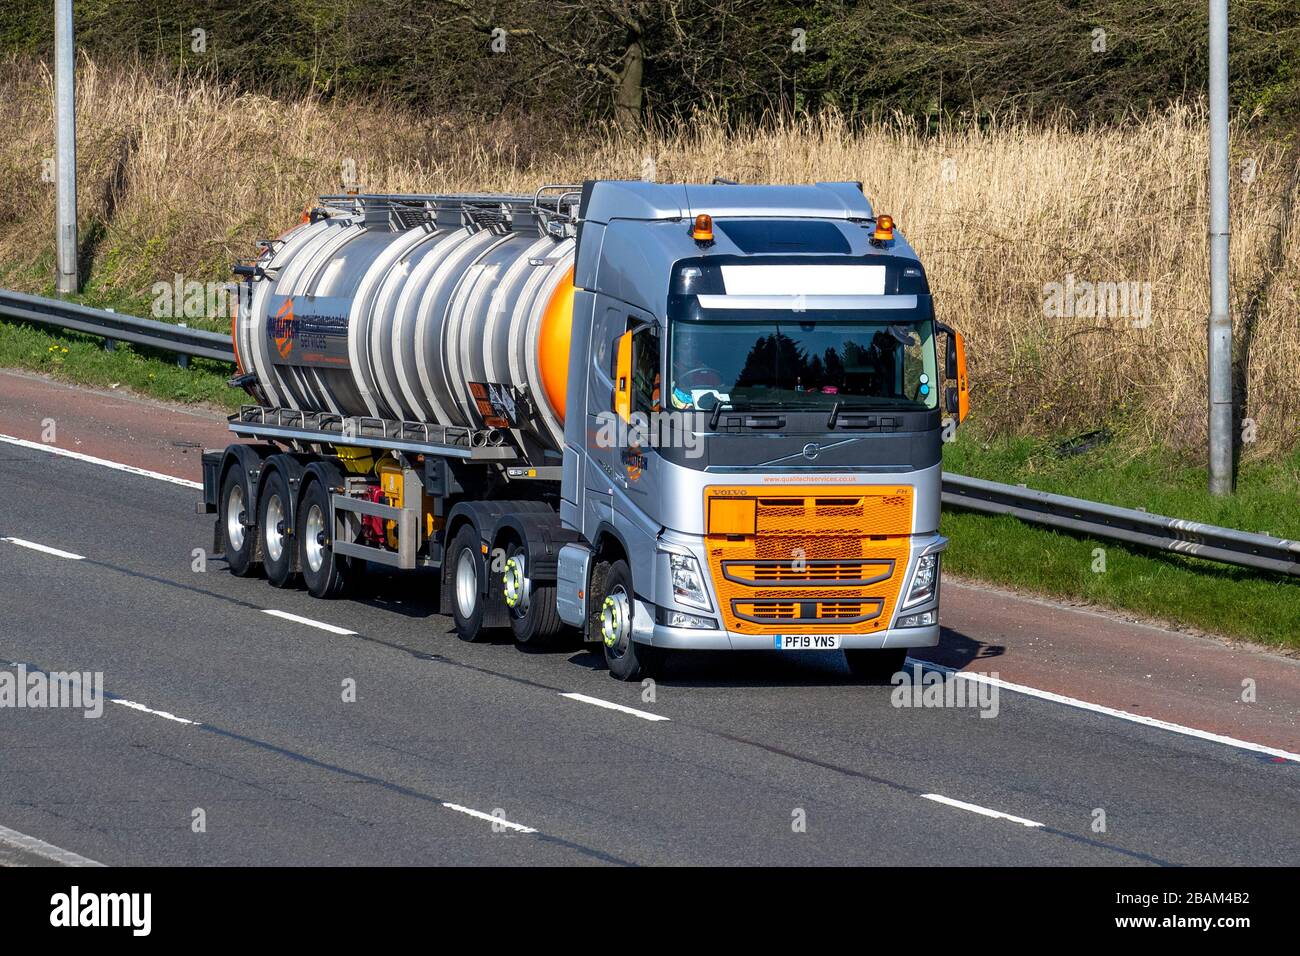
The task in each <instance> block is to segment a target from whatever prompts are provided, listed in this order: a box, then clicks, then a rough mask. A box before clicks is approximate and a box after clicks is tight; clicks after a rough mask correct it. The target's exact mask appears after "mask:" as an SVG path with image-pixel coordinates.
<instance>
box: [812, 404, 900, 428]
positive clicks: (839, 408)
mask: <svg viewBox="0 0 1300 956" xmlns="http://www.w3.org/2000/svg"><path fill="white" fill-rule="evenodd" d="M895 408H897V406H895V405H892V404H890V403H889V402H855V403H853V404H852V405H850V404H848V403H846V402H844V401H843V400H840V401H838V402H836V403H835V405H834V407H832V408H831V414H830V417H829V418H827V419H826V427H827V428H834V427H835V425H836V423H837V422H838V421H839V420H840V413H841V412H867V411H875V412H879V411H892V410H894V409H895Z"/></svg>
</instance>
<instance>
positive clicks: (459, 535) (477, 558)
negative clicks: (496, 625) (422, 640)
mask: <svg viewBox="0 0 1300 956" xmlns="http://www.w3.org/2000/svg"><path fill="white" fill-rule="evenodd" d="M482 547H483V546H482V542H480V541H479V537H478V532H476V531H475V530H474V526H473V525H470V524H464V525H461V528H460V530H459V531H457V532H456V537H454V538H453V539H452V542H451V548H450V549H449V550H448V551H447V556H448V558H449V560H450V562H451V563H450V564H449V565H448V567H449V568H450V574H451V618H452V621H453V622H454V623H455V625H456V636H457V637H459V638H460V639H461V640H462V641H480V640H483V639H484V638H486V637H487V634H486V633H485V631H484V629H483V610H484V604H485V602H484V600H483V591H484V588H483V583H484V581H485V579H486V575H487V562H486V561H485V560H484V557H483V553H482Z"/></svg>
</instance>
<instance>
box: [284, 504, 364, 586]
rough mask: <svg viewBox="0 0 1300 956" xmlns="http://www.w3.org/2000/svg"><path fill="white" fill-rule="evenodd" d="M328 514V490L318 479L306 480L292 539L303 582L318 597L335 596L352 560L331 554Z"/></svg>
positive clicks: (345, 581)
mask: <svg viewBox="0 0 1300 956" xmlns="http://www.w3.org/2000/svg"><path fill="white" fill-rule="evenodd" d="M330 515H331V509H330V500H329V489H327V488H326V487H325V485H324V483H323V482H321V481H319V480H316V481H311V482H309V483H308V484H307V490H306V491H305V492H303V496H302V501H300V502H299V503H298V522H297V525H298V526H297V528H296V531H297V534H296V538H297V546H298V563H299V565H300V566H301V568H302V579H303V583H304V584H306V585H307V590H308V592H310V593H311V594H312V596H313V597H318V598H332V597H338V596H339V595H340V594H342V593H344V592H345V591H346V590H347V588H348V584H349V581H350V579H351V577H352V574H351V571H352V562H351V561H350V560H349V559H348V558H344V557H339V556H337V555H335V554H334V533H333V532H334V527H333V522H332V521H331V520H330Z"/></svg>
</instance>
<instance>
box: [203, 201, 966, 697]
mask: <svg viewBox="0 0 1300 956" xmlns="http://www.w3.org/2000/svg"><path fill="white" fill-rule="evenodd" d="M236 272H237V274H238V275H239V276H240V277H241V280H242V282H241V295H240V308H239V311H238V313H237V315H236V316H235V319H234V323H233V330H232V334H233V338H234V343H235V349H236V353H237V356H238V363H239V374H238V377H237V378H236V380H235V381H236V382H237V383H238V384H239V385H241V386H242V387H244V388H245V389H246V390H247V391H248V392H249V394H250V395H251V396H252V398H253V402H252V403H251V404H249V405H247V406H244V407H243V408H241V410H240V411H239V413H237V414H236V415H233V416H231V422H230V428H231V431H232V432H234V434H235V435H237V436H239V437H240V438H243V439H246V441H242V442H237V443H235V444H232V445H230V446H229V447H227V448H225V449H221V450H210V451H208V452H206V453H205V454H204V456H203V472H204V473H203V478H204V481H203V484H204V494H203V502H202V504H201V506H200V507H201V509H202V510H204V511H206V512H209V513H213V514H215V515H216V521H215V544H216V549H217V551H218V552H220V553H223V554H224V555H225V558H226V560H227V562H228V564H229V567H230V569H231V571H232V572H233V573H235V574H237V575H253V574H265V576H266V577H267V579H268V581H269V582H270V583H271V584H272V585H274V586H277V587H289V586H298V585H301V586H304V587H306V588H307V589H308V590H309V591H310V592H311V593H312V594H313V595H316V596H318V597H331V596H336V595H339V594H342V593H344V592H345V591H346V590H347V588H348V587H349V585H350V584H351V583H353V582H354V581H355V580H356V579H357V578H358V577H359V576H360V575H362V574H364V571H365V568H366V567H367V564H368V563H373V564H380V565H386V566H389V567H392V568H397V569H405V570H415V569H420V568H427V569H434V570H436V571H437V573H438V577H437V578H436V579H434V578H432V577H431V578H430V580H431V581H432V580H436V581H437V582H439V584H440V588H441V601H442V608H443V609H444V611H445V612H446V613H449V614H450V615H451V616H452V618H453V620H454V622H455V629H456V632H457V634H458V635H459V636H460V637H461V638H462V639H464V640H470V641H473V640H478V639H480V638H482V637H484V636H485V635H487V634H488V633H490V632H492V631H493V630H496V629H503V628H510V629H511V630H512V631H513V634H514V636H515V638H516V640H518V641H520V642H522V643H525V644H528V645H534V644H544V643H546V642H549V641H552V640H554V639H555V638H556V637H557V636H559V635H561V634H563V633H565V632H566V630H568V631H569V633H572V630H570V629H577V631H579V632H580V633H581V635H582V637H583V638H584V639H585V640H586V641H589V642H591V643H598V644H599V645H600V646H601V647H602V648H603V650H604V655H605V658H606V661H607V663H608V665H609V670H610V673H611V674H613V675H614V676H615V677H618V678H620V679H623V680H634V679H640V678H642V677H644V676H647V675H651V674H653V673H655V672H656V670H657V669H658V668H659V667H660V666H661V664H662V662H663V660H664V657H665V655H666V654H668V653H669V652H676V651H689V650H705V649H708V650H729V649H736V650H740V649H744V650H772V651H783V650H794V651H825V652H838V651H842V652H843V653H844V655H845V657H846V659H847V661H848V664H849V667H850V668H851V670H852V671H853V672H854V673H855V674H859V675H864V676H866V675H878V674H888V673H891V672H892V671H893V670H895V669H896V668H897V667H899V666H901V664H902V658H903V657H904V656H905V654H906V649H907V648H911V647H923V646H927V645H932V644H934V643H936V642H937V641H938V638H939V620H938V606H939V572H940V555H941V553H942V551H943V549H944V547H945V545H946V540H945V539H944V538H943V537H942V536H940V535H939V533H938V528H939V511H940V474H941V460H940V459H941V456H940V449H941V447H942V440H943V436H944V434H945V431H948V432H950V430H951V429H952V428H953V427H955V426H956V424H957V423H959V422H960V421H961V420H962V419H963V418H964V417H965V415H966V410H967V395H968V385H967V378H966V370H965V350H964V346H963V343H962V339H961V336H960V334H959V333H957V332H955V331H954V330H952V329H950V328H948V327H946V326H944V325H943V324H942V323H940V322H938V321H937V320H936V319H935V316H934V309H933V303H932V299H931V296H930V291H929V286H928V284H927V281H926V275H925V270H924V268H923V267H922V265H921V263H920V261H919V260H918V258H917V256H916V254H915V252H914V251H913V250H912V248H911V247H910V246H909V245H908V244H907V241H906V240H905V239H904V238H903V236H902V235H901V234H900V233H899V232H898V231H897V230H896V228H895V226H894V223H893V221H892V219H891V218H890V217H889V216H884V215H880V216H877V215H876V213H875V212H874V211H873V209H872V207H871V204H870V203H869V202H868V201H867V199H866V197H865V196H864V195H863V192H862V188H861V185H860V184H858V183H817V184H815V185H802V186H748V185H734V184H713V185H686V184H658V183H645V182H636V181H606V180H601V181H588V182H587V183H585V184H583V185H581V186H545V187H543V188H542V189H540V190H538V192H537V193H536V194H534V195H532V196H505V195H483V194H465V195H342V196H327V197H323V198H322V200H321V203H320V205H319V206H317V207H316V208H313V209H309V210H307V211H305V212H304V214H303V217H302V221H301V222H300V223H299V224H298V225H297V226H296V227H294V228H293V229H291V230H290V231H289V232H287V233H285V234H284V235H283V236H281V237H279V238H278V239H275V240H271V241H267V242H264V243H262V244H261V247H260V251H259V254H258V255H257V256H256V257H255V258H254V259H252V260H250V261H247V262H244V263H241V264H239V265H237V266H236ZM940 343H942V345H943V352H942V359H941V358H940V352H939V348H938V346H939V345H940Z"/></svg>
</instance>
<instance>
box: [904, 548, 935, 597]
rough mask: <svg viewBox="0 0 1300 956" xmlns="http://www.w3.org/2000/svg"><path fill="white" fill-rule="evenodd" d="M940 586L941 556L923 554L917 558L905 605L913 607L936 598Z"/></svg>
mask: <svg viewBox="0 0 1300 956" xmlns="http://www.w3.org/2000/svg"><path fill="white" fill-rule="evenodd" d="M938 586H939V556H938V555H937V554H923V555H921V557H919V558H917V560H916V569H915V570H913V571H912V586H911V588H910V589H908V592H907V600H906V601H904V602H903V607H911V606H912V605H914V604H920V603H922V602H923V601H929V600H931V599H933V598H934V593H935V589H936V588H938Z"/></svg>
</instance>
